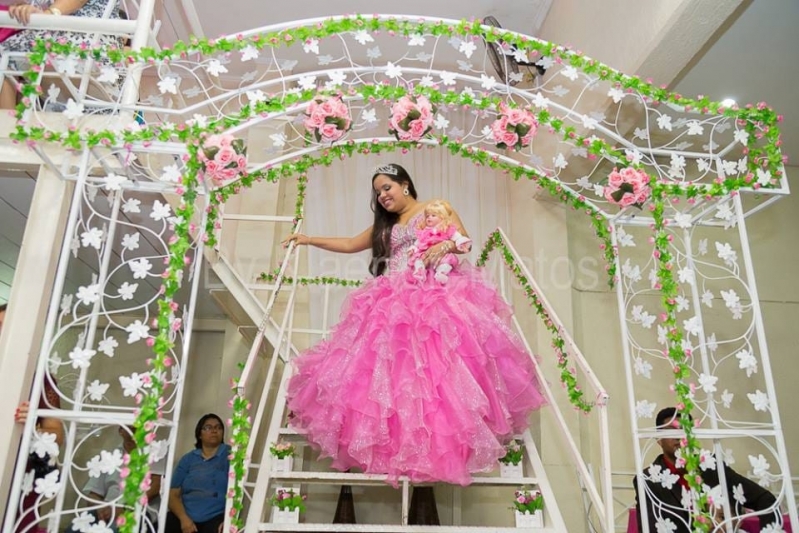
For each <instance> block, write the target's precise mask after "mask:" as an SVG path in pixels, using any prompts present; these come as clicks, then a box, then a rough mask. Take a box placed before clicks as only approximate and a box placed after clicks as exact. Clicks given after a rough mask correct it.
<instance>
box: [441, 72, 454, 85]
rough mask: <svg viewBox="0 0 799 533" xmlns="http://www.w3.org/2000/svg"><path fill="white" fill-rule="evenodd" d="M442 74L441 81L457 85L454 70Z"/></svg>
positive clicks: (445, 83)
mask: <svg viewBox="0 0 799 533" xmlns="http://www.w3.org/2000/svg"><path fill="white" fill-rule="evenodd" d="M440 76H441V83H443V84H444V85H455V76H456V74H455V73H454V72H442V73H441V74H440Z"/></svg>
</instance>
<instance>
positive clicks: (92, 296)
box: [75, 284, 100, 305]
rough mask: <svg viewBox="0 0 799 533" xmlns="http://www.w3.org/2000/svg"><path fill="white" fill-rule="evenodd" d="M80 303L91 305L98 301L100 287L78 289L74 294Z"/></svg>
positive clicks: (91, 286) (96, 285) (92, 286)
mask: <svg viewBox="0 0 799 533" xmlns="http://www.w3.org/2000/svg"><path fill="white" fill-rule="evenodd" d="M75 296H76V297H77V299H78V300H80V303H82V304H83V305H89V304H93V303H95V302H96V301H98V300H99V299H100V285H98V284H95V285H89V286H88V287H78V292H77V294H75Z"/></svg>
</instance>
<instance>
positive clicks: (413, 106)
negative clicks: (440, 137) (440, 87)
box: [388, 96, 437, 141]
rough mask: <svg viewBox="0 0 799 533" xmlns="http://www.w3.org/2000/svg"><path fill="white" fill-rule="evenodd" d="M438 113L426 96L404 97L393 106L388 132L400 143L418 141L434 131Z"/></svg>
mask: <svg viewBox="0 0 799 533" xmlns="http://www.w3.org/2000/svg"><path fill="white" fill-rule="evenodd" d="M436 111H437V108H436V106H434V105H433V104H432V103H430V100H428V99H427V97H426V96H403V97H402V98H400V99H399V100H397V101H396V102H395V103H394V105H393V106H391V118H389V124H390V125H391V127H390V128H389V130H388V132H389V133H391V134H392V135H394V136H395V137H396V138H397V140H399V141H418V140H419V139H421V138H422V137H424V136H425V135H427V133H428V132H429V131H430V130H431V129H433V120H434V117H435V114H436Z"/></svg>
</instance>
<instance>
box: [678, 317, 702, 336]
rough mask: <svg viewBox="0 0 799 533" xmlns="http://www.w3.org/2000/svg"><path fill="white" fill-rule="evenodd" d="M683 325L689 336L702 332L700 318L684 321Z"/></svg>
mask: <svg viewBox="0 0 799 533" xmlns="http://www.w3.org/2000/svg"><path fill="white" fill-rule="evenodd" d="M682 325H683V328H685V332H686V333H688V335H699V334H700V333H701V332H702V325H701V324H700V322H699V317H698V316H693V317H691V318H689V319H688V320H683V322H682Z"/></svg>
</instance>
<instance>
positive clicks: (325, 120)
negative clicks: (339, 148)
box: [303, 96, 352, 143]
mask: <svg viewBox="0 0 799 533" xmlns="http://www.w3.org/2000/svg"><path fill="white" fill-rule="evenodd" d="M303 124H304V125H305V131H306V132H308V135H309V136H313V137H314V138H315V139H316V142H329V143H332V142H335V141H337V140H339V139H341V137H343V136H344V134H345V133H347V132H348V131H349V129H350V127H351V126H352V117H351V116H350V108H349V107H347V104H345V103H344V101H343V100H342V99H341V96H327V97H324V98H317V99H315V100H313V101H311V104H310V105H309V106H308V111H307V112H306V113H305V120H304V121H303Z"/></svg>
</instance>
